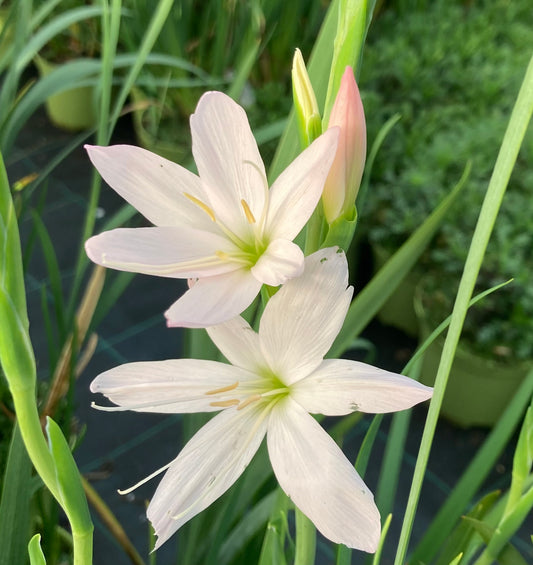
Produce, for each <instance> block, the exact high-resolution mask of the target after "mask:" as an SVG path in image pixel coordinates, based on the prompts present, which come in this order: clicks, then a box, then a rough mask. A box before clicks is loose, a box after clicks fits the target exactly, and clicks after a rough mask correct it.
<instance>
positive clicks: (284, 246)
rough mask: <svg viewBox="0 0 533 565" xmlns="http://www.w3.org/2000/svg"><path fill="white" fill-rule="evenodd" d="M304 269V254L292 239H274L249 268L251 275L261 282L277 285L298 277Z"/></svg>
mask: <svg viewBox="0 0 533 565" xmlns="http://www.w3.org/2000/svg"><path fill="white" fill-rule="evenodd" d="M303 270H304V254H303V253H302V250H301V249H300V248H299V247H298V246H297V245H296V244H295V243H293V242H292V241H288V240H287V239H275V240H274V241H271V242H270V244H269V246H268V247H267V249H266V250H265V251H264V253H263V254H262V255H261V257H260V258H259V260H258V261H257V263H256V264H255V265H254V266H253V267H252V268H251V271H252V275H253V276H254V277H255V278H256V279H257V280H258V281H261V282H262V283H263V284H268V285H270V286H279V285H280V284H285V283H286V282H287V281H288V280H289V279H292V278H294V277H298V276H300V275H301V274H302V272H303Z"/></svg>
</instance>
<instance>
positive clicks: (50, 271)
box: [31, 211, 66, 341]
mask: <svg viewBox="0 0 533 565" xmlns="http://www.w3.org/2000/svg"><path fill="white" fill-rule="evenodd" d="M31 217H32V220H33V223H34V225H35V229H36V231H37V237H38V238H39V241H40V243H41V249H42V251H43V255H44V259H45V262H46V270H47V276H48V280H49V281H50V290H51V292H52V298H53V302H54V311H55V315H56V321H57V329H58V332H59V339H60V340H61V341H63V340H64V339H65V332H66V327H65V318H64V310H65V306H64V304H63V288H62V285H61V271H60V270H59V264H58V262H57V257H56V252H55V249H54V245H53V243H52V240H51V239H50V235H49V234H48V230H47V229H46V226H45V225H44V222H43V221H42V219H41V218H40V216H39V215H38V214H36V213H35V212H34V211H32V213H31Z"/></svg>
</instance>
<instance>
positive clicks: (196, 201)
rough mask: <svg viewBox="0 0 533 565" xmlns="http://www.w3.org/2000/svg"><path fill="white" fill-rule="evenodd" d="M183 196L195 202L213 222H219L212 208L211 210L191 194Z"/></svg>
mask: <svg viewBox="0 0 533 565" xmlns="http://www.w3.org/2000/svg"><path fill="white" fill-rule="evenodd" d="M183 196H185V197H186V198H188V199H189V200H190V201H191V202H194V204H196V206H199V207H200V208H201V209H202V210H203V211H204V212H205V213H206V214H207V215H208V216H209V217H210V218H211V219H212V220H213V222H216V221H217V220H216V218H215V213H214V212H213V210H211V208H209V206H208V205H207V204H204V203H203V202H202V201H201V200H200V199H198V198H196V196H193V195H192V194H189V193H188V192H184V193H183Z"/></svg>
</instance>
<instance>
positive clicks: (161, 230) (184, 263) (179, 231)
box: [85, 226, 239, 278]
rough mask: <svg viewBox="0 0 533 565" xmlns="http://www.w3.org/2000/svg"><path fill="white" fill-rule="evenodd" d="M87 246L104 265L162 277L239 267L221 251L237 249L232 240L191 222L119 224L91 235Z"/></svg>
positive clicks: (219, 272) (97, 261) (228, 251)
mask: <svg viewBox="0 0 533 565" xmlns="http://www.w3.org/2000/svg"><path fill="white" fill-rule="evenodd" d="M85 250H86V251H87V255H88V256H89V258H90V259H91V261H94V262H95V263H98V264H99V265H103V266H104V267H111V268H113V269H118V270H120V271H129V272H133V273H144V274H148V275H158V276H160V277H174V278H189V277H205V276H211V275H220V274H222V273H228V272H230V271H235V270H236V269H238V268H239V265H238V264H237V263H233V262H230V261H227V260H223V259H222V258H220V257H219V256H218V255H217V251H221V252H223V253H231V252H232V251H234V250H235V247H234V246H233V244H232V243H231V242H230V241H228V240H227V239H226V238H224V237H222V236H220V235H217V234H214V233H209V232H206V231H202V230H197V229H194V228H191V227H187V226H181V227H177V226H176V227H156V228H118V229H115V230H111V231H108V232H104V233H101V234H100V235H97V236H94V237H91V238H90V239H89V240H87V242H86V243H85Z"/></svg>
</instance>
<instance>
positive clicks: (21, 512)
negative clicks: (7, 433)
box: [0, 424, 33, 565]
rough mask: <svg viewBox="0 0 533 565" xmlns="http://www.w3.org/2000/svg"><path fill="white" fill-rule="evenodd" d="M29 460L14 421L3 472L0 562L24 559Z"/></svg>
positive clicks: (3, 564) (1, 564) (5, 564)
mask: <svg viewBox="0 0 533 565" xmlns="http://www.w3.org/2000/svg"><path fill="white" fill-rule="evenodd" d="M31 469H32V465H31V461H30V458H29V457H28V453H27V451H26V448H25V446H24V442H23V441H22V436H21V435H20V430H19V427H18V425H17V424H15V425H14V426H13V435H12V437H11V445H10V446H9V454H8V457H7V464H6V469H5V474H4V482H3V489H2V499H1V501H0V540H2V550H1V551H0V565H13V564H14V563H25V562H26V555H27V554H26V551H27V550H26V546H27V540H28V536H29V534H30V499H31V495H32V492H33V490H32V489H31V486H30V485H31Z"/></svg>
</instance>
